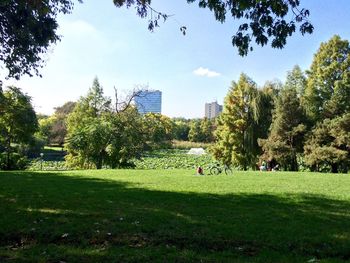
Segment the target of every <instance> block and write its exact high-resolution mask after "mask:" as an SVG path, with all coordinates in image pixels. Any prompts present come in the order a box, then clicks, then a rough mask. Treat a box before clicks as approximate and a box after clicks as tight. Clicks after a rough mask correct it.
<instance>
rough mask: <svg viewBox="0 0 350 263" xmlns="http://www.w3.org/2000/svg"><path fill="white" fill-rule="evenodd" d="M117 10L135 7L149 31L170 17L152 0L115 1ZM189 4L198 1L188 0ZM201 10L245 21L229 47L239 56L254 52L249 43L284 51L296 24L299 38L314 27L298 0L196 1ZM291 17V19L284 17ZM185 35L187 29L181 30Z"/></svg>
mask: <svg viewBox="0 0 350 263" xmlns="http://www.w3.org/2000/svg"><path fill="white" fill-rule="evenodd" d="M113 2H114V4H115V5H116V6H117V7H121V6H124V5H125V6H126V7H128V8H129V7H131V6H135V8H136V12H137V15H139V16H140V17H141V18H147V17H148V18H149V24H148V29H149V30H150V31H154V28H155V27H158V26H159V23H158V21H159V20H160V19H163V20H164V21H166V20H167V18H168V17H169V15H167V14H165V13H162V12H158V11H156V10H155V9H153V8H152V7H151V0H114V1H113ZM187 2H188V3H193V2H197V0H187ZM198 6H199V7H200V8H208V9H209V10H210V11H212V12H213V13H214V16H215V19H216V20H217V21H219V22H221V23H224V22H226V20H227V16H228V14H230V15H231V16H232V18H233V19H241V20H243V21H245V22H244V23H242V24H240V25H239V27H238V30H237V32H236V33H235V34H234V35H233V36H232V44H233V46H236V47H237V48H238V53H239V54H240V55H241V56H245V55H247V54H248V52H249V51H252V50H253V46H252V43H253V42H255V43H256V44H258V45H260V46H264V45H266V44H267V43H268V42H269V39H271V46H272V47H273V48H283V47H284V46H285V45H286V40H287V38H288V37H289V36H291V35H292V34H293V33H295V31H296V29H297V25H298V24H299V31H300V33H301V34H302V35H304V34H306V33H308V34H311V33H312V32H313V30H314V27H313V25H312V24H311V23H310V22H309V21H308V17H309V15H310V11H309V10H308V9H305V8H300V7H299V6H300V1H299V0H265V1H246V0H237V1H232V0H198ZM289 15H290V16H291V18H290V19H288V18H287V16H289ZM180 30H181V32H182V33H183V34H184V35H185V34H186V30H187V27H185V26H182V27H180Z"/></svg>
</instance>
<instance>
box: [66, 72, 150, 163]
mask: <svg viewBox="0 0 350 263" xmlns="http://www.w3.org/2000/svg"><path fill="white" fill-rule="evenodd" d="M143 141H144V136H143V131H142V123H141V117H140V115H139V114H138V113H137V111H136V109H134V108H132V107H130V108H126V109H124V110H122V111H117V110H116V109H112V107H111V100H110V99H109V98H107V97H105V96H104V95H103V89H102V87H101V85H100V84H99V82H98V80H97V78H96V79H95V80H94V82H93V85H92V87H91V88H90V90H89V92H88V94H87V95H86V96H85V97H81V98H80V100H79V101H78V102H77V104H76V106H75V108H74V110H73V112H72V113H71V114H69V116H68V119H67V137H66V144H65V148H66V150H67V152H68V155H67V156H66V160H67V163H68V165H70V166H73V167H79V168H89V167H95V168H97V169H101V168H102V167H103V166H104V165H106V166H109V167H111V168H116V167H124V166H127V165H130V159H131V158H133V157H136V156H137V155H138V154H140V153H141V152H142V149H143V143H144V142H143Z"/></svg>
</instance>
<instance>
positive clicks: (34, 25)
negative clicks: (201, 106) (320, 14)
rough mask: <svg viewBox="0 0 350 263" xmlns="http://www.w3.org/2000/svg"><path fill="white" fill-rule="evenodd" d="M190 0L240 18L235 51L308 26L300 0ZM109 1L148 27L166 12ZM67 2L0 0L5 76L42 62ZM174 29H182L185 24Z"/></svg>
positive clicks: (143, 2) (137, 2) (141, 1)
mask: <svg viewBox="0 0 350 263" xmlns="http://www.w3.org/2000/svg"><path fill="white" fill-rule="evenodd" d="M77 2H82V0H77ZM194 2H198V6H199V7H200V8H208V9H209V10H210V11H212V12H213V13H214V16H215V19H216V20H217V21H219V22H221V23H224V22H225V21H226V20H227V17H228V16H232V18H234V19H241V20H242V21H243V23H242V24H241V25H239V26H238V27H237V32H236V33H235V34H234V35H233V37H232V44H233V45H234V46H236V47H237V48H238V51H239V54H240V55H247V53H248V51H250V50H252V49H253V47H252V43H254V42H255V43H256V44H258V45H261V46H264V45H266V44H267V43H268V41H269V39H271V46H272V47H274V48H283V47H284V46H285V44H286V39H287V37H289V36H291V35H292V34H293V33H294V32H295V31H296V29H297V25H299V30H300V32H301V33H302V34H305V33H311V32H312V31H313V26H312V25H311V24H310V22H309V21H308V20H307V17H308V16H309V11H308V10H307V9H304V8H300V0H265V1H246V0H237V1H232V0H187V3H194ZM113 3H114V5H115V6H116V7H122V6H126V7H135V8H136V10H137V15H138V16H140V17H142V18H149V25H148V29H149V30H151V31H153V30H154V28H155V27H157V26H159V24H158V20H159V19H164V20H166V19H167V18H168V17H169V16H168V15H167V14H164V13H162V12H159V11H156V10H154V9H153V8H152V6H151V0H113ZM72 8H73V0H38V1H25V0H7V1H1V2H0V63H1V64H2V65H3V66H4V67H5V68H6V69H7V70H8V74H7V77H9V78H16V79H19V78H20V77H21V76H22V75H30V76H32V75H34V74H36V75H40V73H39V70H40V68H41V67H42V66H43V65H44V59H43V56H42V55H43V54H45V53H46V52H47V51H48V49H49V47H50V46H51V45H52V44H54V43H56V42H57V41H59V40H60V36H59V35H58V34H57V28H58V23H57V15H58V14H59V13H63V14H67V13H70V12H71V10H72ZM149 15H150V16H149ZM290 15H292V16H291V18H290V19H288V18H287V17H290ZM180 29H181V31H182V32H183V33H184V34H185V33H186V27H185V26H182V27H181V28H180Z"/></svg>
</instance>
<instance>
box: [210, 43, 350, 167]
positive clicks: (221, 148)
mask: <svg viewBox="0 0 350 263" xmlns="http://www.w3.org/2000/svg"><path fill="white" fill-rule="evenodd" d="M215 138H216V144H215V145H214V147H213V148H212V152H213V154H214V156H215V157H216V158H217V159H218V160H220V161H221V162H223V163H226V164H229V165H234V166H237V167H240V168H241V169H244V170H246V169H249V168H252V169H256V168H257V166H258V165H259V163H261V162H263V161H265V162H267V163H269V164H270V165H271V166H274V165H277V164H278V165H280V166H281V167H282V168H283V169H284V170H289V171H297V170H299V169H310V170H312V171H331V172H334V173H336V172H339V171H341V172H347V171H348V169H349V167H350V46H349V42H348V41H347V40H342V39H341V38H340V37H339V36H334V37H333V38H331V39H330V40H329V41H328V42H325V43H322V44H321V45H320V48H319V49H318V51H317V52H316V54H315V55H314V58H313V61H312V64H311V67H310V69H309V70H307V71H306V72H303V71H302V70H301V69H300V68H299V67H298V66H296V67H294V69H293V70H292V71H290V72H288V75H287V79H286V82H285V83H284V85H282V86H281V85H276V83H268V84H266V85H265V86H264V87H263V88H262V89H258V88H257V85H256V83H255V82H254V81H253V80H252V79H250V78H249V77H248V76H247V75H245V74H242V75H241V76H240V79H239V81H238V82H237V83H236V82H232V85H231V87H230V90H229V92H228V94H227V96H226V98H225V103H224V109H223V113H222V115H221V116H220V118H219V119H218V124H217V130H216V133H215Z"/></svg>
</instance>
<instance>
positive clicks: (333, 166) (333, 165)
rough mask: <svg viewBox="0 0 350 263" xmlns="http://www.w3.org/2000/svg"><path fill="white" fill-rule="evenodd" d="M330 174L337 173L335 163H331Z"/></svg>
mask: <svg viewBox="0 0 350 263" xmlns="http://www.w3.org/2000/svg"><path fill="white" fill-rule="evenodd" d="M331 167H332V173H335V174H336V173H338V164H337V163H332V165H331Z"/></svg>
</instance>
